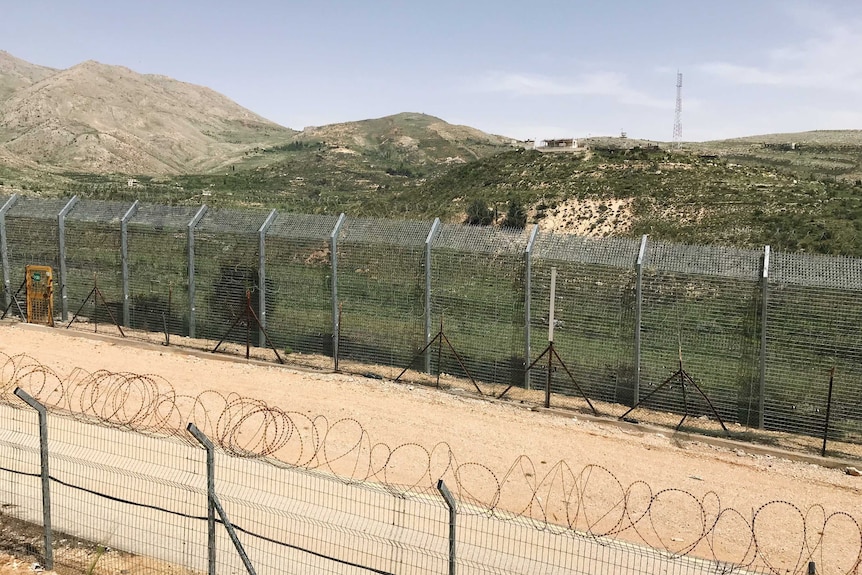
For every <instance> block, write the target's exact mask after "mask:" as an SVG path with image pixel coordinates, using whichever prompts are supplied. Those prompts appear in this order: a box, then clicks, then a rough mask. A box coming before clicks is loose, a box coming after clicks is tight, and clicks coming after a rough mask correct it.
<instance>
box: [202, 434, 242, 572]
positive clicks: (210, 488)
mask: <svg viewBox="0 0 862 575" xmlns="http://www.w3.org/2000/svg"><path fill="white" fill-rule="evenodd" d="M186 429H187V430H188V432H189V433H191V434H192V436H194V438H195V439H197V440H198V442H199V443H200V444H201V445H203V447H204V449H205V450H206V452H207V573H208V574H209V575H215V572H216V571H215V562H216V558H215V512H218V514H219V517H220V518H221V521H222V523H223V524H224V527H225V529H227V534H228V536H229V537H230V540H231V542H233V546H234V547H235V548H236V552H237V553H238V554H239V557H240V559H242V563H243V565H245V569H246V571H248V573H249V575H256V573H255V571H254V566H253V565H252V564H251V561H250V560H249V558H248V555H246V553H245V548H244V547H243V546H242V542H241V541H240V540H239V537H237V535H236V531H235V530H234V528H233V523H231V522H230V519H229V518H228V516H227V513H226V512H225V510H224V507H222V505H221V502H220V501H219V498H218V495H216V492H215V446H213V443H212V441H210V439H209V437H207V436H206V434H204V432H203V431H201V430H200V429H198V428H197V426H196V425H195V424H194V423H189V424H188V425H187V426H186Z"/></svg>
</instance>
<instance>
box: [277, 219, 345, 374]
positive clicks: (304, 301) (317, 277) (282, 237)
mask: <svg viewBox="0 0 862 575" xmlns="http://www.w3.org/2000/svg"><path fill="white" fill-rule="evenodd" d="M337 221H338V218H337V217H335V216H311V215H305V214H278V215H277V216H276V219H275V221H274V222H273V223H272V225H271V226H270V228H269V230H267V235H266V284H267V292H266V301H267V307H268V308H269V309H268V310H267V333H268V334H269V336H270V337H271V338H272V340H273V343H274V344H275V345H276V346H277V347H278V348H279V349H280V350H284V351H285V352H287V353H291V352H294V353H295V355H293V356H292V357H291V359H292V360H294V361H300V362H301V361H302V360H303V358H302V356H301V355H300V354H325V355H331V354H332V284H331V279H332V262H331V258H330V244H329V237H330V234H331V233H332V230H333V229H334V228H335V223H336V222H337Z"/></svg>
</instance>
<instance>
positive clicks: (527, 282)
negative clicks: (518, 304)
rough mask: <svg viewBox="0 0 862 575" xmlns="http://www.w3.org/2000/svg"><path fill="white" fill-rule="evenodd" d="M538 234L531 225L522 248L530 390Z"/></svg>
mask: <svg viewBox="0 0 862 575" xmlns="http://www.w3.org/2000/svg"><path fill="white" fill-rule="evenodd" d="M538 233H539V224H533V230H532V231H531V232H530V239H529V240H527V247H526V248H524V368H525V369H524V388H525V389H530V387H531V384H530V357H532V354H533V350H532V346H531V343H532V342H531V341H530V338H531V337H532V331H531V330H532V326H531V325H530V321H531V319H532V313H533V312H532V310H531V306H532V303H533V294H532V291H533V244H534V243H535V242H536V236H537V235H538Z"/></svg>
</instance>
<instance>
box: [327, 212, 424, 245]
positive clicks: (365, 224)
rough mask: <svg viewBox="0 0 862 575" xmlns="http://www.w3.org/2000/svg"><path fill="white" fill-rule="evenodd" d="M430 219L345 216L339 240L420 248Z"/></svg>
mask: <svg viewBox="0 0 862 575" xmlns="http://www.w3.org/2000/svg"><path fill="white" fill-rule="evenodd" d="M432 225H433V222H431V221H418V220H384V219H377V218H373V219H372V218H347V220H346V221H345V222H344V227H342V228H341V235H340V237H339V241H341V242H343V243H347V244H385V245H395V246H411V247H416V248H420V247H423V246H424V245H425V240H426V239H428V232H430V231H431V226H432Z"/></svg>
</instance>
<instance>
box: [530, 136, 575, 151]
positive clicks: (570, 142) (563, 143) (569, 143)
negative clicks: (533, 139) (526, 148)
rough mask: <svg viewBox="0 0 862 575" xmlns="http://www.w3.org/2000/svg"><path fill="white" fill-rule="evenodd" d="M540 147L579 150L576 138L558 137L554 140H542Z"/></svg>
mask: <svg viewBox="0 0 862 575" xmlns="http://www.w3.org/2000/svg"><path fill="white" fill-rule="evenodd" d="M538 147H540V148H547V149H556V150H559V149H563V150H565V149H569V150H577V149H578V141H577V140H576V139H574V138H557V139H553V140H542V141H541V143H540V145H539V146H538Z"/></svg>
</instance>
